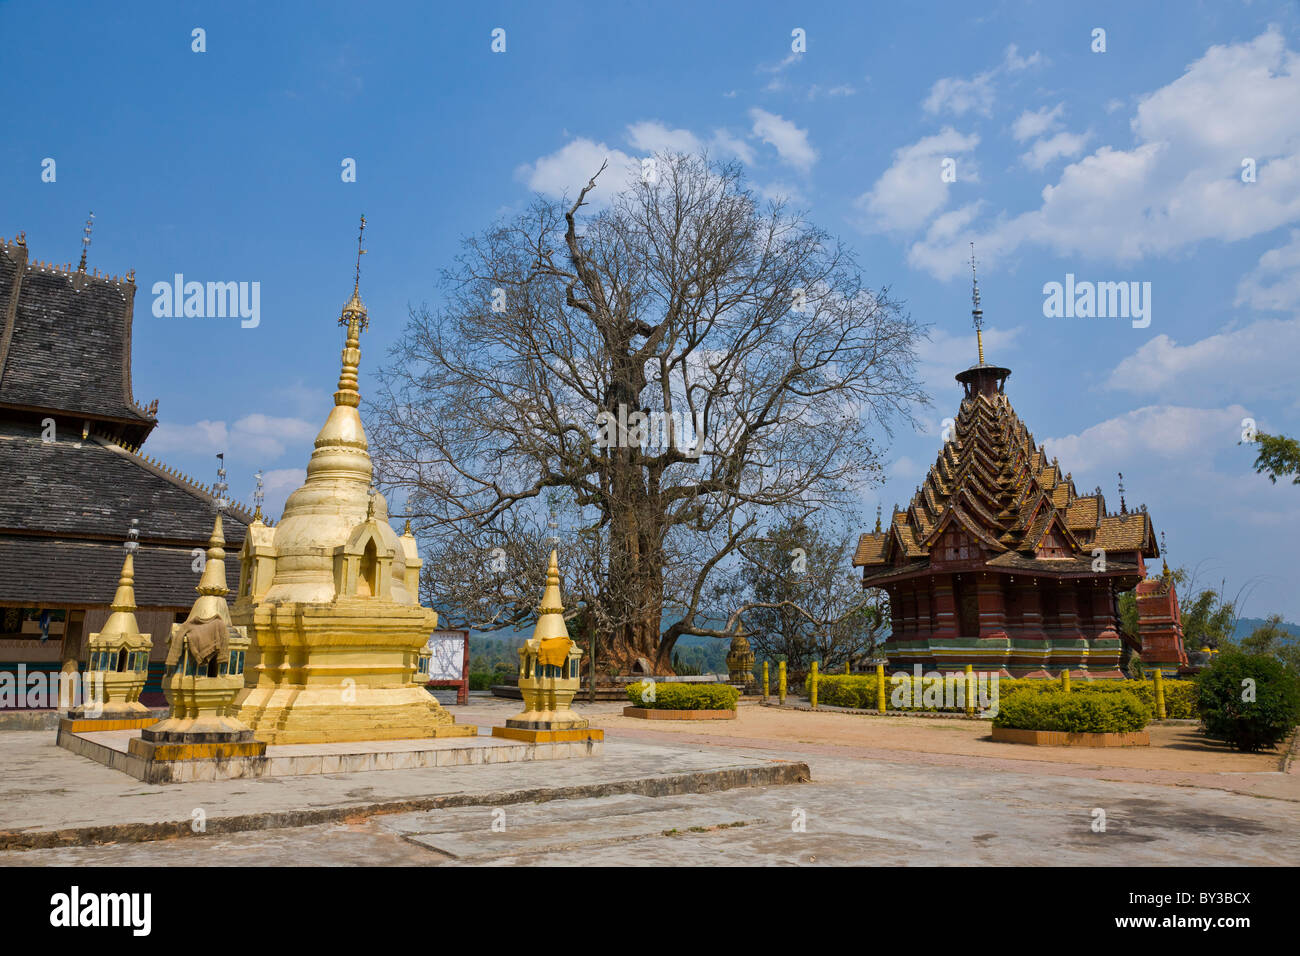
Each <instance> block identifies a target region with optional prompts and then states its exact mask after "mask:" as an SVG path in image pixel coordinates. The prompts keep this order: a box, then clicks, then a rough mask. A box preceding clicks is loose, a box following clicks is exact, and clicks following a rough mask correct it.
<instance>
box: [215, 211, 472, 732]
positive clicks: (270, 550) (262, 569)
mask: <svg viewBox="0 0 1300 956" xmlns="http://www.w3.org/2000/svg"><path fill="white" fill-rule="evenodd" d="M361 225H362V230H363V234H364V229H365V219H364V218H363V219H362V220H361ZM362 251H363V250H360V249H358V255H357V282H356V285H354V286H353V290H352V298H351V299H349V300H348V303H347V305H345V306H344V307H343V314H342V316H341V317H340V318H339V324H340V325H344V326H346V327H347V342H346V344H345V345H344V347H343V356H342V359H343V369H342V372H341V373H340V374H339V381H338V390H337V391H336V392H335V393H334V408H333V409H332V410H331V411H330V414H329V418H327V419H326V421H325V426H324V427H323V428H322V429H321V431H320V434H319V435H317V436H316V447H315V450H314V451H313V452H312V454H311V460H310V461H309V462H308V464H307V480H306V482H305V483H304V484H303V485H302V487H300V488H299V489H298V490H297V491H295V492H294V493H293V494H292V495H290V496H289V500H288V501H287V502H286V503H285V507H284V515H283V517H282V518H281V520H280V523H279V524H278V525H276V526H275V528H274V529H271V528H268V527H267V526H266V525H265V524H264V523H263V522H262V521H261V520H258V521H255V522H254V523H253V525H252V526H250V528H249V534H248V539H247V541H246V542H245V545H244V549H243V551H242V552H241V559H240V589H239V597H238V598H237V600H236V602H235V605H234V607H232V608H231V612H230V617H231V620H232V622H233V623H234V624H235V625H236V626H242V627H245V628H247V629H248V634H249V636H250V637H251V638H252V639H253V643H254V647H255V652H254V653H250V655H249V667H248V668H247V679H248V688H247V690H246V691H245V692H244V695H243V697H242V699H241V700H240V705H241V706H240V709H239V712H238V715H237V716H238V719H239V720H240V721H242V722H243V723H245V724H247V725H248V726H249V727H251V728H252V730H253V733H254V735H255V736H256V738H257V739H258V740H262V741H265V742H266V743H268V744H294V743H320V742H333V741H349V740H393V739H402V738H411V737H435V736H437V737H442V736H474V735H476V734H477V733H478V728H477V727H474V726H467V725H459V724H456V723H455V721H454V719H453V718H452V716H451V715H450V714H449V713H447V711H446V710H444V709H443V708H442V707H441V705H439V704H438V702H437V700H435V699H434V698H433V696H432V695H431V694H429V692H428V691H427V690H425V688H424V686H423V685H422V684H417V683H415V682H414V681H413V679H412V678H413V675H414V674H415V672H416V669H417V667H418V662H419V655H420V650H421V648H422V647H423V646H424V645H425V643H426V642H427V641H428V638H429V635H430V633H431V632H432V631H433V630H434V629H435V628H436V627H437V626H438V615H437V613H436V612H434V611H432V610H430V609H428V608H424V607H421V606H420V604H419V600H418V585H419V575H420V565H421V563H422V562H421V561H420V559H419V557H418V554H417V550H416V547H415V539H414V538H413V537H412V536H411V535H409V534H405V535H402V536H401V537H400V538H399V537H398V535H397V534H396V533H395V532H394V531H393V529H392V527H391V526H390V525H389V523H388V505H387V503H386V502H385V500H384V497H383V495H381V494H379V493H378V492H377V491H375V490H373V489H372V488H371V479H372V477H373V468H372V465H371V461H370V453H369V451H368V446H367V444H366V435H365V431H364V429H363V428H362V425H361V416H360V414H359V413H358V411H357V407H358V405H360V403H361V394H360V392H359V391H358V390H357V366H358V364H359V363H360V361H361V333H362V331H364V330H365V328H366V326H367V325H368V324H369V319H368V316H367V314H366V307H365V306H364V305H363V304H362V302H361V296H360V281H361V269H360V263H361V252H362Z"/></svg>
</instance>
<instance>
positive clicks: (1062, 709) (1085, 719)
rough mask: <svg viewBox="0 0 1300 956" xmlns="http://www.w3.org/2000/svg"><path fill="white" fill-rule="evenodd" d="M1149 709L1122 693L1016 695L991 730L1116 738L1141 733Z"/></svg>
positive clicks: (1004, 705)
mask: <svg viewBox="0 0 1300 956" xmlns="http://www.w3.org/2000/svg"><path fill="white" fill-rule="evenodd" d="M1150 720H1151V709H1150V708H1149V707H1147V706H1146V705H1145V704H1143V703H1142V702H1141V701H1140V700H1139V699H1138V698H1137V695H1135V694H1133V693H1131V692H1129V691H1125V690H1120V691H1110V692H1102V693H1096V692H1095V691H1092V690H1091V689H1089V690H1081V691H1075V690H1073V689H1072V690H1071V691H1070V693H1068V694H1067V693H1065V692H1064V691H1061V690H1051V691H1046V692H1044V693H1037V694H1015V695H1012V696H1011V697H1010V698H1008V699H1006V700H1003V701H1002V702H1001V706H1000V708H999V710H998V715H997V716H996V717H994V718H993V726H994V727H1008V728H1014V729H1016V730H1059V731H1065V732H1066V733H1072V734H1106V733H1111V734H1116V733H1131V732H1133V731H1137V730H1141V729H1142V728H1143V727H1145V726H1146V725H1147V723H1148V722H1149V721H1150Z"/></svg>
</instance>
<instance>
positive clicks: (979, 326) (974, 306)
mask: <svg viewBox="0 0 1300 956" xmlns="http://www.w3.org/2000/svg"><path fill="white" fill-rule="evenodd" d="M970 279H971V310H970V314H971V319H972V320H973V321H974V324H975V343H976V345H977V346H978V347H979V356H980V364H981V365H983V364H984V310H983V309H981V308H980V280H979V275H978V274H977V273H976V272H975V243H974V242H972V243H971V244H970Z"/></svg>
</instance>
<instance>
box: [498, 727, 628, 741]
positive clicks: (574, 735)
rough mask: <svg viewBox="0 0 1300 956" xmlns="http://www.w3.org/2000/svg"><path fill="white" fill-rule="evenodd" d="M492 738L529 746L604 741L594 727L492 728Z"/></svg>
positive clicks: (602, 733) (603, 735) (603, 734)
mask: <svg viewBox="0 0 1300 956" xmlns="http://www.w3.org/2000/svg"><path fill="white" fill-rule="evenodd" d="M492 736H493V737H504V738H506V739H507V740H522V741H524V742H526V743H530V744H552V743H565V742H569V741H582V740H594V741H601V740H604V739H605V731H603V730H600V729H598V728H595V727H578V728H571V729H569V730H534V729H530V728H526V727H493V728H492Z"/></svg>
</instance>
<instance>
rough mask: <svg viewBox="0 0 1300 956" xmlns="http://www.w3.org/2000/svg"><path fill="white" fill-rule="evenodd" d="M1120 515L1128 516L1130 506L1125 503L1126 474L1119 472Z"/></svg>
mask: <svg viewBox="0 0 1300 956" xmlns="http://www.w3.org/2000/svg"><path fill="white" fill-rule="evenodd" d="M1119 513H1120V514H1122V515H1126V514H1128V505H1127V504H1125V502H1124V472H1122V471H1121V472H1119Z"/></svg>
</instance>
